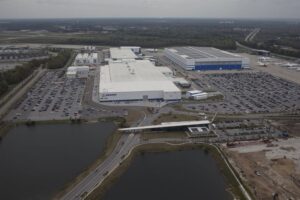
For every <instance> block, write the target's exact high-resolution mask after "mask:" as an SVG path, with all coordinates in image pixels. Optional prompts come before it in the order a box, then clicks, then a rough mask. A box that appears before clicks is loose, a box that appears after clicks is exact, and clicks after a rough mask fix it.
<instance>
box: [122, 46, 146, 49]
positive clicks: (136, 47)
mask: <svg viewBox="0 0 300 200" xmlns="http://www.w3.org/2000/svg"><path fill="white" fill-rule="evenodd" d="M120 48H121V49H140V48H141V47H139V46H121V47H120Z"/></svg>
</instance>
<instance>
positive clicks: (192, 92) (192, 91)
mask: <svg viewBox="0 0 300 200" xmlns="http://www.w3.org/2000/svg"><path fill="white" fill-rule="evenodd" d="M187 92H188V93H190V94H199V93H201V92H202V91H201V90H191V91H187Z"/></svg>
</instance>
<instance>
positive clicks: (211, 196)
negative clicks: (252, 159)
mask: <svg viewBox="0 0 300 200" xmlns="http://www.w3.org/2000/svg"><path fill="white" fill-rule="evenodd" d="M104 199H105V200H119V199H130V200H141V199H142V200H154V199H155V200H167V199H172V200H227V199H228V200H229V199H232V197H231V195H230V194H229V193H228V192H227V191H226V184H225V180H224V176H223V175H222V174H221V172H220V171H219V169H218V166H217V164H216V161H215V160H214V159H213V158H212V157H211V156H209V155H206V154H205V153H204V152H203V151H200V150H195V151H182V152H181V151H179V152H171V153H156V154H153V153H151V154H150V153H147V154H145V155H143V156H142V155H141V156H138V157H137V158H136V159H135V160H134V161H133V163H132V165H131V166H130V168H129V169H128V170H127V171H126V172H125V173H124V174H123V175H122V176H121V177H120V179H119V180H118V181H117V182H116V183H115V184H114V185H113V186H112V188H111V189H110V190H109V191H108V192H107V193H106V194H105V198H104Z"/></svg>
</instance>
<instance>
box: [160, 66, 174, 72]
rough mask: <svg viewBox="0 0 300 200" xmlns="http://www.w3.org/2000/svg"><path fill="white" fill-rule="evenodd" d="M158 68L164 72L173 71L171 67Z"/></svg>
mask: <svg viewBox="0 0 300 200" xmlns="http://www.w3.org/2000/svg"><path fill="white" fill-rule="evenodd" d="M157 69H158V70H159V71H160V72H162V73H173V71H172V70H171V69H170V68H169V67H157Z"/></svg>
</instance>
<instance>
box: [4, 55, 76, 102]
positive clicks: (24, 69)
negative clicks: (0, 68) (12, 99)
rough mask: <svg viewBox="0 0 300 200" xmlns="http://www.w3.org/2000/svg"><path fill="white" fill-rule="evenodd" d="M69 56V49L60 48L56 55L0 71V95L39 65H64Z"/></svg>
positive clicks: (52, 67) (58, 66)
mask: <svg viewBox="0 0 300 200" xmlns="http://www.w3.org/2000/svg"><path fill="white" fill-rule="evenodd" d="M70 56H71V51H70V50H60V51H59V52H58V54H57V56H54V57H50V58H48V59H42V60H32V61H30V62H28V63H25V64H23V65H20V66H17V67H16V68H14V69H11V70H7V71H4V72H0V96H2V95H3V94H5V93H6V92H8V91H9V89H10V88H11V87H13V86H14V85H16V84H18V83H20V82H22V81H23V80H24V79H26V78H27V77H29V76H30V75H31V74H32V73H33V71H34V70H35V69H37V68H38V67H40V66H45V67H47V68H49V69H56V68H61V67H64V66H65V65H66V64H67V62H68V60H69V59H70Z"/></svg>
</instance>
